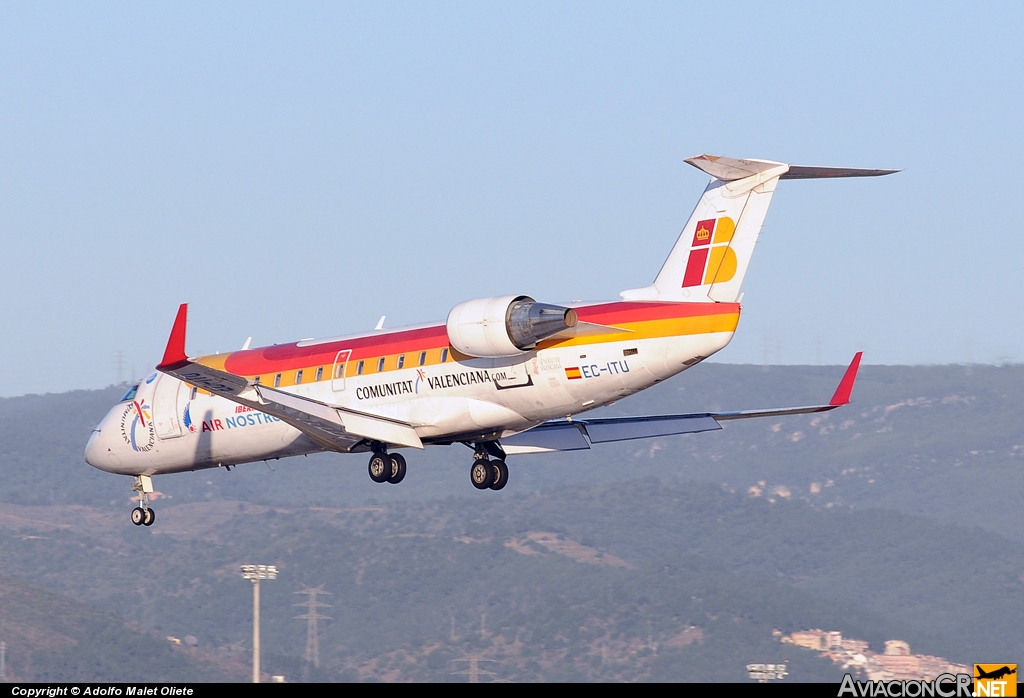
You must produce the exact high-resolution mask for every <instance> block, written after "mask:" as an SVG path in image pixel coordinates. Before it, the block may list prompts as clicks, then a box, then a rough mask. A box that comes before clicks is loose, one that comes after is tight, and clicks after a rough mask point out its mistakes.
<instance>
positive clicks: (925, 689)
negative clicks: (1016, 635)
mask: <svg viewBox="0 0 1024 698" xmlns="http://www.w3.org/2000/svg"><path fill="white" fill-rule="evenodd" d="M1016 695H1017V665H1016V664H975V665H974V675H973V676H971V675H970V674H939V675H938V676H937V677H935V679H934V680H932V681H924V680H922V679H892V680H881V679H876V680H873V681H872V680H867V681H857V680H855V679H854V678H853V677H852V676H851V675H850V674H846V675H844V676H843V683H842V685H840V687H839V694H838V697H839V698H843V697H844V696H851V697H852V698H876V697H881V696H886V697H887V698H936V697H937V698H990V697H998V698H1010V697H1011V696H1016Z"/></svg>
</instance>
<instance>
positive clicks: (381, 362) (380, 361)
mask: <svg viewBox="0 0 1024 698" xmlns="http://www.w3.org/2000/svg"><path fill="white" fill-rule="evenodd" d="M383 370H384V357H383V356H382V357H380V358H379V359H377V373H380V372H381V371H383Z"/></svg>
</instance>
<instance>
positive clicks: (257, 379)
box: [252, 376, 260, 385]
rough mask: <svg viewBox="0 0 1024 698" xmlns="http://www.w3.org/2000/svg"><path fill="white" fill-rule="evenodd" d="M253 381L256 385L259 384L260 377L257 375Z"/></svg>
mask: <svg viewBox="0 0 1024 698" xmlns="http://www.w3.org/2000/svg"><path fill="white" fill-rule="evenodd" d="M252 382H253V383H255V384H256V385H259V384H260V377H259V376H256V377H255V378H253V379H252Z"/></svg>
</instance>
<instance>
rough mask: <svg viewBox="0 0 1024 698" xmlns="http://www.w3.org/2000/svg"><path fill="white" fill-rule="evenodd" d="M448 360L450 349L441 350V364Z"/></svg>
mask: <svg viewBox="0 0 1024 698" xmlns="http://www.w3.org/2000/svg"><path fill="white" fill-rule="evenodd" d="M447 360H448V347H445V348H444V349H442V350H441V363H444V362H446V361H447Z"/></svg>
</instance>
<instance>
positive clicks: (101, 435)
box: [85, 425, 121, 472]
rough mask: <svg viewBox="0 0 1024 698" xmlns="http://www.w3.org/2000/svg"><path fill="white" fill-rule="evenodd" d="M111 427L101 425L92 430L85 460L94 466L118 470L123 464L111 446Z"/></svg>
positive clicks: (107, 469) (111, 470)
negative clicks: (106, 427)
mask: <svg viewBox="0 0 1024 698" xmlns="http://www.w3.org/2000/svg"><path fill="white" fill-rule="evenodd" d="M108 432H109V429H107V430H105V429H103V428H102V425H101V426H100V427H97V428H96V429H93V430H92V436H90V437H89V443H87V444H86V445H85V462H86V463H88V464H89V465H91V466H92V467H94V468H99V469H100V470H106V471H108V472H117V471H118V470H119V468H120V466H121V463H120V461H118V459H117V456H116V455H115V454H114V450H113V449H112V448H111V447H110V443H109V441H110V439H109V438H108V437H109V434H108Z"/></svg>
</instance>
